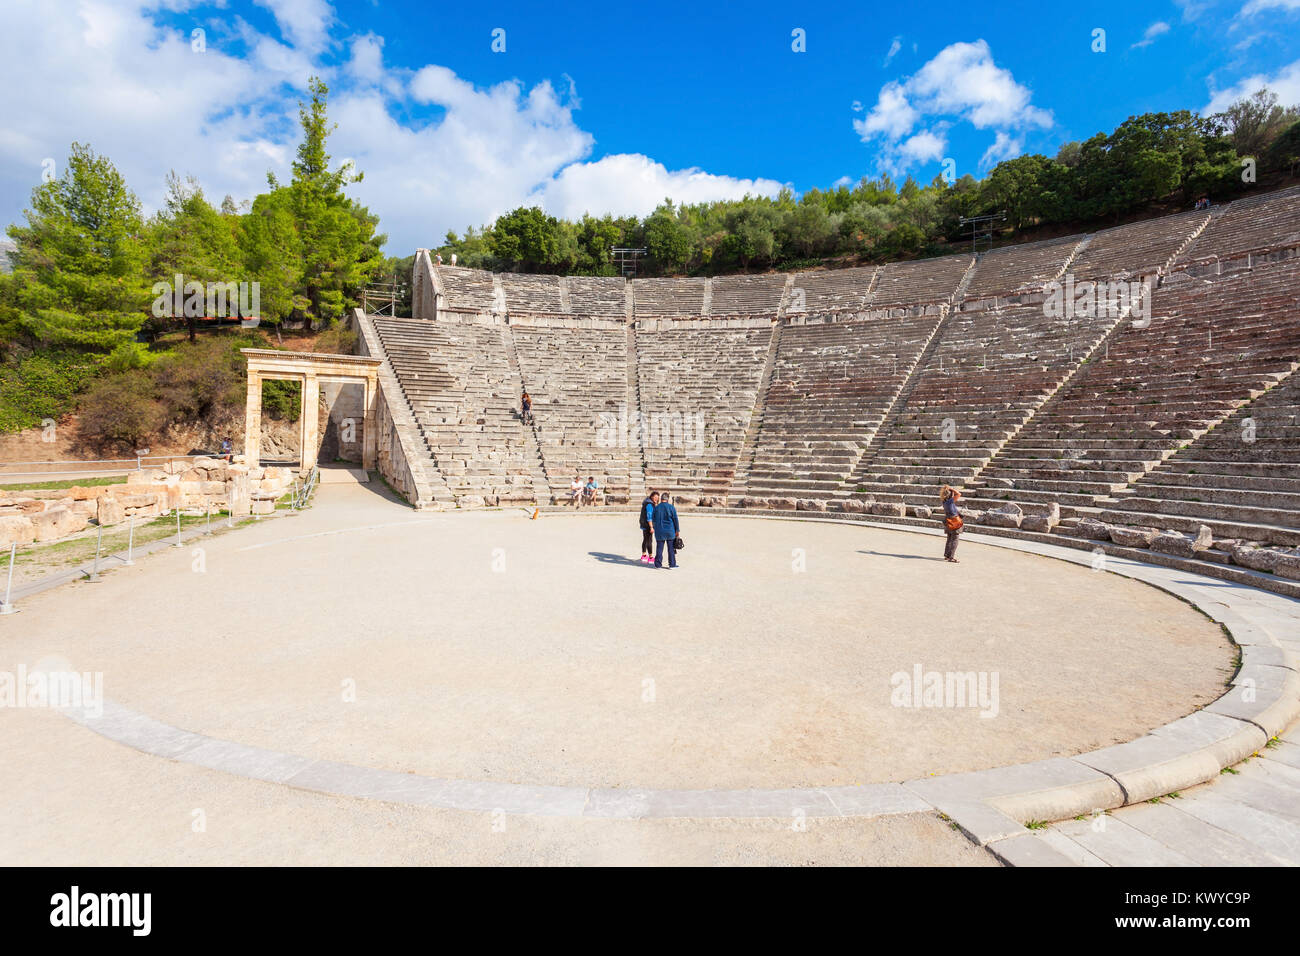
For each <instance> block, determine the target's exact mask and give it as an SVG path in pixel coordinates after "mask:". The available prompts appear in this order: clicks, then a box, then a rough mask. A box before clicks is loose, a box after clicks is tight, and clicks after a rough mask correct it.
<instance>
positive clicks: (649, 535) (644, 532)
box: [641, 528, 655, 554]
mask: <svg viewBox="0 0 1300 956" xmlns="http://www.w3.org/2000/svg"><path fill="white" fill-rule="evenodd" d="M654 549H655V533H654V531H653V530H652V529H650V528H642V529H641V553H642V554H652V553H653V552H654Z"/></svg>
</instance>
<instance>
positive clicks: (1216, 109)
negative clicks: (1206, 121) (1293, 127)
mask: <svg viewBox="0 0 1300 956" xmlns="http://www.w3.org/2000/svg"><path fill="white" fill-rule="evenodd" d="M1263 87H1268V88H1269V89H1270V90H1272V91H1273V92H1274V93H1276V94H1277V98H1278V102H1279V103H1281V104H1282V105H1283V106H1300V60H1296V61H1295V62H1294V63H1290V64H1288V65H1287V66H1284V67H1282V68H1281V69H1280V70H1278V71H1277V72H1276V73H1274V74H1273V75H1272V76H1269V75H1268V74H1267V73H1256V74H1255V75H1254V76H1248V77H1246V78H1245V79H1242V80H1238V81H1237V82H1236V83H1234V84H1233V85H1232V86H1230V87H1228V88H1227V89H1225V90H1219V91H1217V92H1214V93H1213V94H1212V95H1211V97H1210V102H1208V103H1206V104H1205V108H1204V109H1202V110H1201V114H1202V115H1203V116H1208V115H1209V114H1211V113H1220V112H1222V111H1223V110H1225V109H1227V108H1228V106H1229V105H1230V104H1231V103H1233V102H1234V101H1236V100H1239V99H1241V98H1242V97H1246V96H1250V95H1251V94H1252V93H1255V92H1256V91H1258V90H1260V89H1262V88H1263Z"/></svg>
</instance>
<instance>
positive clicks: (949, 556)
mask: <svg viewBox="0 0 1300 956" xmlns="http://www.w3.org/2000/svg"><path fill="white" fill-rule="evenodd" d="M939 500H940V501H941V502H943V533H944V534H945V535H947V536H948V543H947V544H946V545H944V549H943V559H944V560H945V561H951V562H952V563H953V564H957V563H959V562H958V561H957V536H958V535H959V534H961V527H962V523H963V522H962V520H961V511H960V510H958V508H957V502H958V501H960V500H961V492H960V491H958V490H957V489H956V488H954V487H952V485H944V486H943V488H942V489H941V490H940V492H939Z"/></svg>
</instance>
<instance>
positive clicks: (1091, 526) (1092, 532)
mask: <svg viewBox="0 0 1300 956" xmlns="http://www.w3.org/2000/svg"><path fill="white" fill-rule="evenodd" d="M1074 532H1075V534H1077V535H1078V536H1079V537H1081V538H1087V539H1088V540H1089V541H1107V540H1109V539H1110V525H1108V524H1106V522H1104V521H1098V520H1097V519H1096V518H1080V519H1079V523H1078V524H1076V525H1075V526H1074Z"/></svg>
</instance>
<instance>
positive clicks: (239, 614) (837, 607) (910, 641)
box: [0, 486, 1231, 789]
mask: <svg viewBox="0 0 1300 956" xmlns="http://www.w3.org/2000/svg"><path fill="white" fill-rule="evenodd" d="M373 487H375V488H381V487H382V486H373ZM683 523H684V524H685V534H686V537H687V539H688V550H687V551H685V552H684V553H683V556H682V564H683V567H682V568H680V569H679V570H677V571H674V572H669V571H655V570H653V569H649V568H646V567H643V566H641V565H639V564H638V563H636V561H635V557H636V555H637V549H638V548H639V534H638V532H637V530H636V527H635V519H634V518H632V517H631V516H629V515H595V516H591V515H582V516H578V517H569V516H549V515H547V516H543V517H542V518H541V519H539V520H537V521H530V520H528V519H527V517H526V515H525V514H524V512H522V511H519V512H480V513H458V514H448V515H428V516H426V515H416V514H414V513H412V512H410V511H409V510H405V509H402V508H401V507H400V506H397V505H394V504H392V503H390V502H389V501H388V500H386V499H385V498H384V497H382V496H381V495H380V494H378V493H376V492H375V491H372V490H371V486H335V487H331V488H329V489H326V490H324V491H323V492H322V497H321V500H320V503H319V505H318V506H317V507H316V508H315V509H313V510H312V511H311V512H309V513H307V514H304V515H302V516H299V517H292V518H287V519H277V520H276V521H274V522H267V523H264V524H263V525H260V526H257V527H252V528H250V529H248V530H247V532H241V533H239V534H230V535H225V536H222V537H219V538H215V539H211V540H209V541H207V542H206V543H205V544H203V545H202V546H201V547H202V548H203V551H202V552H201V553H200V552H199V551H196V550H195V549H194V548H191V547H188V546H187V547H186V548H183V549H177V550H175V551H171V552H169V553H167V554H162V555H157V556H154V557H151V558H150V559H149V560H148V561H146V562H142V563H141V564H140V565H138V566H137V567H135V568H128V569H122V570H119V571H115V572H113V573H112V574H109V575H106V576H105V579H104V581H103V582H102V583H100V584H97V585H88V584H80V585H73V586H70V587H66V588H62V589H59V590H56V591H51V592H47V593H45V594H43V595H39V596H37V597H34V598H30V599H27V600H26V602H25V605H24V611H23V613H22V614H21V615H19V616H17V617H15V618H11V619H9V620H6V621H4V622H3V623H4V631H3V635H4V637H3V643H2V644H0V667H4V668H6V669H9V670H14V669H15V668H16V666H17V665H18V663H20V662H23V663H26V664H27V665H28V666H31V665H33V664H35V663H36V662H37V661H39V660H41V659H42V658H45V657H49V656H51V655H54V656H58V657H62V658H64V659H66V660H67V661H68V662H69V663H70V664H71V666H72V667H73V668H74V669H76V670H78V671H98V672H102V673H103V674H104V688H105V693H106V695H107V696H109V697H110V698H112V699H114V700H116V701H118V702H119V703H121V704H123V705H125V706H127V707H130V708H132V709H134V710H138V711H141V712H143V713H146V714H149V715H151V716H153V717H155V718H157V719H159V720H162V721H164V722H167V723H171V724H174V725H176V726H178V727H183V728H185V729H187V730H192V731H196V732H200V733H204V734H207V735H210V736H214V737H219V738H224V739H232V740H238V741H240V742H243V743H248V744H254V745H257V746H261V747H266V748H269V749H275V750H284V751H289V752H292V753H298V754H302V755H305V756H311V757H319V758H327V759H332V760H338V761H343V762H349V763H359V764H364V765H367V766H376V767H382V768H384V769H390V770H397V771H408V770H409V771H414V772H417V773H423V774H428V775H431V776H442V777H455V778H464V779H490V780H503V781H510V782H521V783H548V784H559V785H570V786H616V787H633V786H635V787H647V788H687V789H696V788H724V789H726V788H744V787H786V786H799V787H805V786H823V785H825V786H829V785H851V784H855V783H868V782H881V781H897V780H905V779H909V778H912V777H919V776H925V775H927V774H935V773H946V772H953V771H961V770H974V769H980V768H984V767H991V766H1000V765H1003V764H1010V763H1018V762H1022V761H1028V760H1035V759H1039V758H1043V757H1048V756H1053V755H1058V754H1073V753H1079V752H1083V751H1085V750H1090V749H1093V748H1096V747H1100V746H1105V745H1106V744H1110V743H1114V742H1117V741H1123V740H1129V739H1132V738H1134V737H1136V736H1139V735H1140V734H1141V733H1143V732H1144V731H1146V730H1149V729H1150V728H1152V727H1156V726H1159V725H1160V724H1163V723H1166V722H1168V721H1170V720H1173V719H1175V718H1177V717H1180V716H1183V715H1184V714H1187V713H1189V712H1190V711H1192V710H1194V709H1196V708H1197V707H1199V706H1202V705H1204V704H1206V703H1208V702H1209V701H1210V700H1212V699H1214V698H1215V697H1217V696H1218V695H1219V694H1220V693H1221V692H1222V687H1223V680H1224V678H1225V677H1226V676H1227V674H1228V673H1229V665H1230V662H1231V651H1230V648H1229V645H1228V644H1227V642H1226V640H1225V639H1224V637H1223V635H1222V633H1221V632H1220V631H1219V629H1218V628H1217V627H1215V626H1213V625H1211V624H1210V623H1209V622H1208V621H1207V620H1206V619H1205V618H1204V617H1202V616H1201V615H1200V614H1199V613H1198V612H1196V611H1195V610H1194V609H1192V608H1190V607H1189V606H1187V605H1185V604H1183V603H1181V602H1179V601H1177V600H1175V599H1173V598H1171V597H1169V596H1167V595H1165V594H1163V593H1162V592H1159V591H1157V590H1155V589H1152V588H1150V587H1147V586H1145V585H1142V584H1139V583H1137V582H1134V581H1130V580H1127V579H1123V578H1120V577H1117V576H1115V575H1108V574H1098V573H1094V572H1092V571H1091V570H1089V569H1088V568H1083V567H1078V566H1073V565H1069V564H1066V563H1063V562H1057V561H1052V560H1047V559H1043V558H1040V557H1036V556H1033V555H1025V554H1018V553H1015V552H1011V551H1007V550H1004V549H998V548H991V547H980V546H974V545H972V546H969V547H967V548H966V549H964V550H963V552H962V556H963V557H964V558H965V560H964V561H963V563H961V564H960V565H956V566H953V565H947V564H944V563H943V562H941V561H938V560H934V555H933V551H934V550H935V549H936V547H937V546H938V545H939V544H940V542H939V541H938V540H937V539H931V538H927V537H922V536H918V535H914V534H908V533H905V532H896V531H887V530H882V529H862V528H851V527H844V526H839V525H831V524H814V523H806V522H770V521H762V520H757V519H751V520H741V519H722V518H712V519H710V518H704V517H697V516H695V515H690V516H686V517H684V521H683ZM348 529H351V530H348ZM321 532H325V533H321ZM286 539H287V540H286ZM629 545H630V546H631V548H630V549H629ZM799 551H802V559H800V556H799ZM792 555H793V557H792ZM799 560H802V561H803V567H804V568H805V570H803V571H797V570H794V566H797V565H796V562H798V561H799ZM196 569H201V570H196ZM918 664H919V665H920V666H921V668H922V670H923V671H940V672H949V671H960V672H970V671H973V672H976V673H984V674H987V675H988V679H989V680H991V679H992V676H993V675H994V674H996V675H997V680H998V699H997V712H996V716H993V717H991V718H990V717H982V716H981V712H982V711H983V712H991V710H992V708H991V707H985V708H979V707H940V708H930V707H922V708H914V707H912V708H909V707H899V706H894V700H895V698H894V692H895V687H894V685H893V683H891V680H892V678H893V676H894V675H895V674H898V673H900V672H901V673H904V674H907V675H908V676H909V677H910V676H911V675H912V674H913V673H914V670H915V667H916V665H918ZM989 686H990V688H991V684H990V685H989ZM353 689H355V694H354V696H355V701H353V700H351V699H349V698H350V696H353V695H352V694H350V692H351V691H352V690H353Z"/></svg>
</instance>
